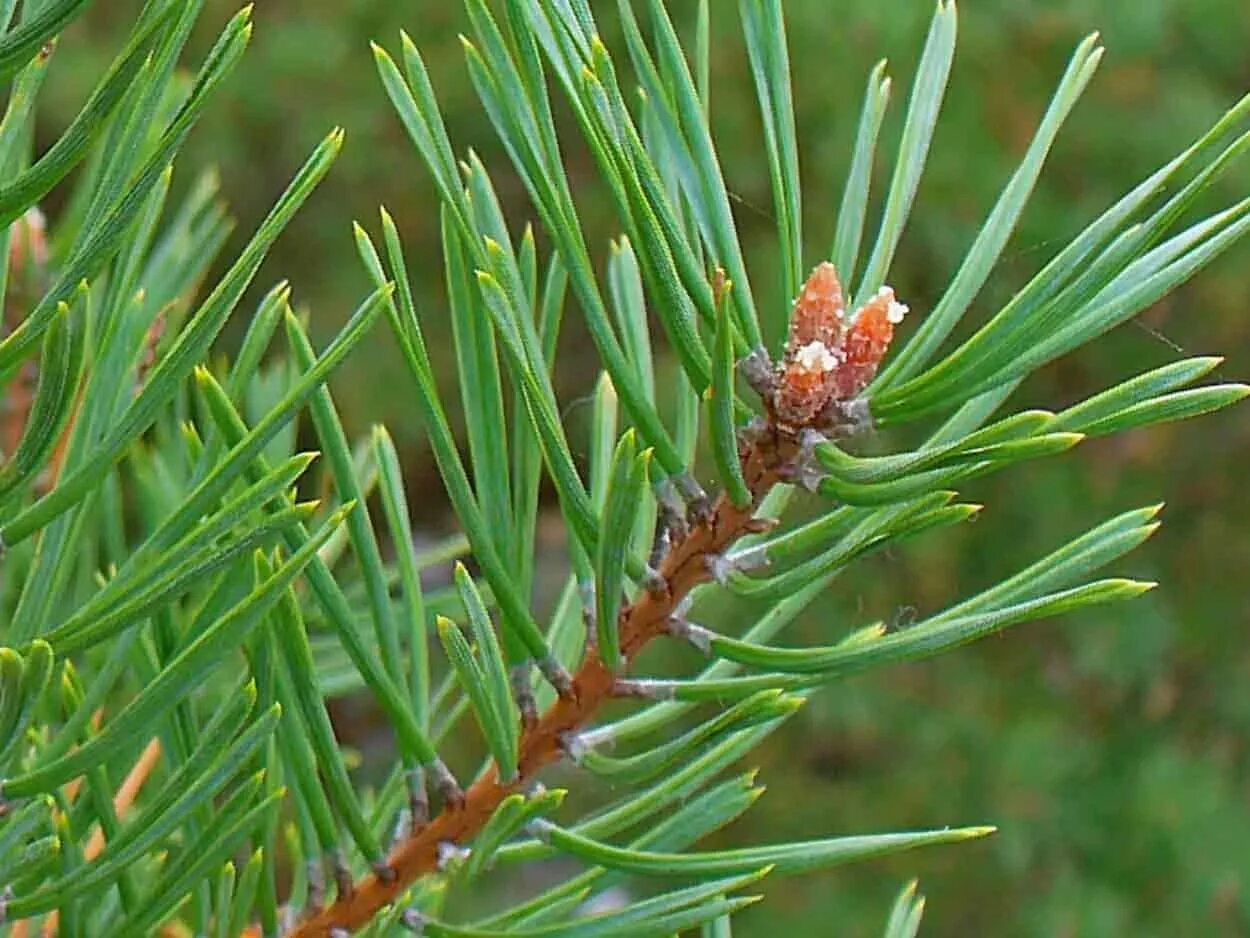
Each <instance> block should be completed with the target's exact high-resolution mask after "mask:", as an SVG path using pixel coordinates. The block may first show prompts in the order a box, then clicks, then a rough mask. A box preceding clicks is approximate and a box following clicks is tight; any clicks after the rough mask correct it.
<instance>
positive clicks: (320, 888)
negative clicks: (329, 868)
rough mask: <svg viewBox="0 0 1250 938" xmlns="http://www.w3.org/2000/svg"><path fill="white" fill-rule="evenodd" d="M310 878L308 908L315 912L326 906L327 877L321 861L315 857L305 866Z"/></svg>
mask: <svg viewBox="0 0 1250 938" xmlns="http://www.w3.org/2000/svg"><path fill="white" fill-rule="evenodd" d="M304 869H305V871H306V874H307V876H308V907H309V908H311V909H313V910H314V911H316V910H318V909H320V908H321V907H322V906H323V905H325V901H326V877H325V869H324V868H323V867H322V865H321V860H320V859H318V858H317V857H313V858H312V859H311V860H308V861H307V862H306V863H305V864H304Z"/></svg>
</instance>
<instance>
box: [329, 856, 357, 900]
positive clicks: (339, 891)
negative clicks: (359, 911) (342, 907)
mask: <svg viewBox="0 0 1250 938" xmlns="http://www.w3.org/2000/svg"><path fill="white" fill-rule="evenodd" d="M330 864H331V866H332V867H333V870H334V888H335V891H336V895H335V901H336V902H342V901H343V900H344V899H350V898H351V897H352V896H353V895H355V893H356V884H355V883H354V882H353V881H352V869H351V867H350V866H348V865H347V857H346V856H344V854H343V851H342V850H335V851H334V854H333V856H332V857H331V858H330Z"/></svg>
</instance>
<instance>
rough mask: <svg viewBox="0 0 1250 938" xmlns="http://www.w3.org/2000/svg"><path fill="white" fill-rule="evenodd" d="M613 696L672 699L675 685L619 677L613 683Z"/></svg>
mask: <svg viewBox="0 0 1250 938" xmlns="http://www.w3.org/2000/svg"><path fill="white" fill-rule="evenodd" d="M612 696H613V697H641V698H642V699H643V700H672V699H673V696H674V694H673V687H672V685H671V684H668V683H667V682H665V681H651V680H644V679H639V678H618V679H617V680H616V681H615V682H614V683H613V684H612Z"/></svg>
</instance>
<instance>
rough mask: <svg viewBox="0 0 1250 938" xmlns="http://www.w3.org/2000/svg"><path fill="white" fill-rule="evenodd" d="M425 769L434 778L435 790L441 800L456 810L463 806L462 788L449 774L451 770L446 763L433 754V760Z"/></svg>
mask: <svg viewBox="0 0 1250 938" xmlns="http://www.w3.org/2000/svg"><path fill="white" fill-rule="evenodd" d="M427 771H428V772H429V774H430V776H431V777H432V778H433V780H434V788H435V790H436V791H437V792H438V793H439V794H440V795H442V796H443V801H444V802H446V803H447V804H448V805H449V806H450V807H452V808H454V809H455V810H457V811H458V810H460V809H461V808H463V807H464V789H462V788H461V787H460V783H459V782H457V781H456V777H455V776H454V775H452V774H451V770H450V769H449V768H447V765H446V763H444V762H443V760H442V759H440V758H438V757H437V756H435V757H434V761H433V762H431V763H430V764H429V766H427Z"/></svg>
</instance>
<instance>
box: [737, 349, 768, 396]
mask: <svg viewBox="0 0 1250 938" xmlns="http://www.w3.org/2000/svg"><path fill="white" fill-rule="evenodd" d="M738 371H739V373H740V374H741V375H742V377H743V378H745V379H746V382H747V384H749V385H750V386H751V390H753V391H754V392H755V393H756V394H758V395H759V396H760V398H761V399H762V400H764V401H766V402H771V401H772V399H773V395H774V394H775V393H776V391H777V372H776V370H775V369H774V368H773V360H772V357H771V356H770V355H769V354H768V349H766V348H764V346H762V345H757V346H756V347H755V348H753V349H752V350H751V353H750V354H749V355H747V356H745V357H744V358H742V359H741V360H740V361H739V362H738Z"/></svg>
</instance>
